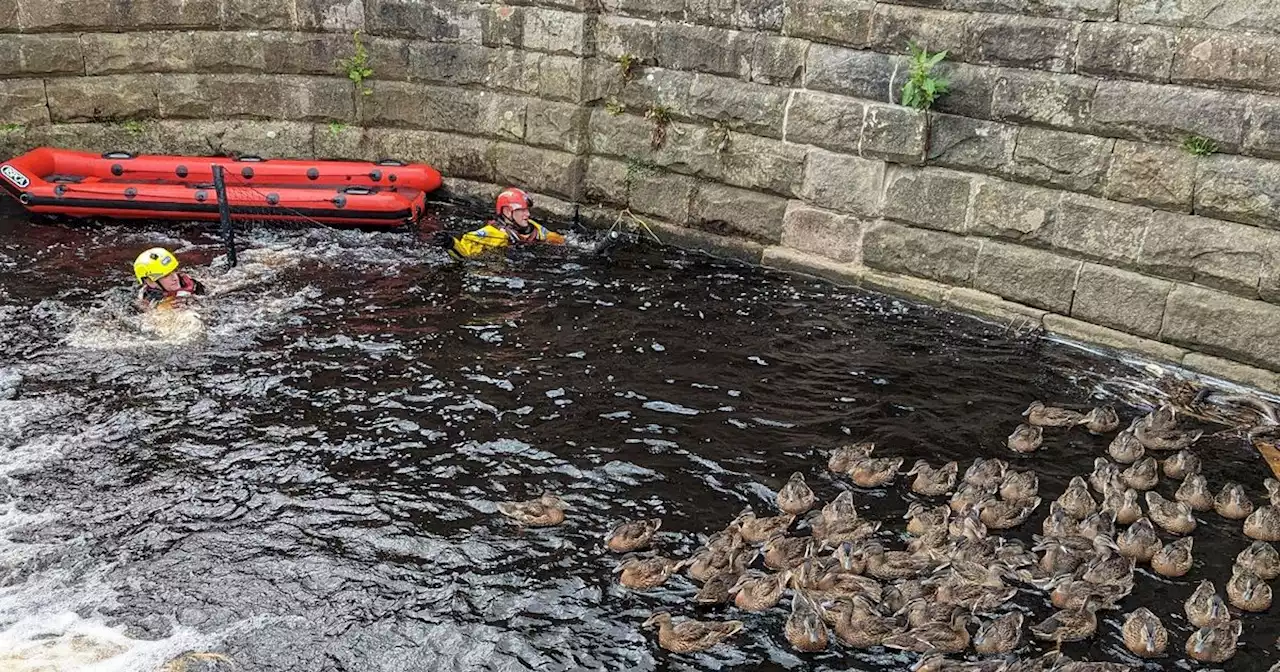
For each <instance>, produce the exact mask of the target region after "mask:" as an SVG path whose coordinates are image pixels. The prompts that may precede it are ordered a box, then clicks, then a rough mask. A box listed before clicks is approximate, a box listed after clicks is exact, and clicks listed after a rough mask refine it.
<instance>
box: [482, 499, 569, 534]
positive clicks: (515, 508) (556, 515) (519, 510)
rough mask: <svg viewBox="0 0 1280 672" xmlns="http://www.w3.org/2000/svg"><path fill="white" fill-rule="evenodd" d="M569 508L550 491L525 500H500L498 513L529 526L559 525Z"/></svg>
mask: <svg viewBox="0 0 1280 672" xmlns="http://www.w3.org/2000/svg"><path fill="white" fill-rule="evenodd" d="M567 508H569V505H568V504H566V503H565V502H564V500H563V499H560V498H559V497H557V496H555V495H553V494H550V493H546V494H544V495H542V496H541V497H539V498H537V499H530V500H527V501H524V502H498V513H501V514H502V515H504V516H506V517H508V518H510V519H512V520H514V521H516V522H517V523H520V524H521V525H526V526H528V527H551V526H553V525H559V524H560V523H563V522H564V510H565V509H567Z"/></svg>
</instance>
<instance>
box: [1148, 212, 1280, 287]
mask: <svg viewBox="0 0 1280 672" xmlns="http://www.w3.org/2000/svg"><path fill="white" fill-rule="evenodd" d="M1278 255H1280V231H1272V230H1269V229H1260V228H1258V227H1256V226H1248V225H1245V224H1233V223H1230V222H1223V221H1219V220H1216V219H1208V218H1205V217H1194V216H1191V215H1180V214H1174V213H1171V212H1156V213H1155V217H1154V219H1153V220H1152V222H1151V228H1150V230H1148V231H1147V237H1146V239H1145V241H1144V242H1143V244H1142V250H1141V252H1139V254H1138V266H1139V267H1140V268H1141V269H1142V270H1144V271H1146V272H1148V273H1152V274H1155V275H1159V276H1162V277H1165V278H1173V279H1175V280H1186V281H1189V282H1196V283H1199V284H1201V285H1205V286H1208V287H1215V288H1217V289H1221V290H1225V291H1228V292H1232V293H1233V294H1239V295H1241V296H1244V297H1246V298H1253V299H1256V298H1258V288H1259V285H1260V283H1261V282H1262V281H1263V279H1264V270H1265V269H1267V268H1268V267H1270V265H1271V262H1272V261H1273V260H1274V259H1276V258H1277V256H1278Z"/></svg>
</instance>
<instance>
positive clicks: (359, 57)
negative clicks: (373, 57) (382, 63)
mask: <svg viewBox="0 0 1280 672" xmlns="http://www.w3.org/2000/svg"><path fill="white" fill-rule="evenodd" d="M351 38H352V40H353V41H354V42H355V53H353V54H352V55H350V56H348V57H346V58H344V59H341V60H339V61H338V67H339V68H341V69H342V71H343V73H345V74H346V75H347V79H350V80H351V83H352V85H354V86H355V87H356V90H357V91H359V92H360V93H362V94H364V95H366V96H367V95H370V94H372V93H373V89H371V88H369V86H368V84H366V83H365V82H366V81H367V80H368V79H369V78H371V77H373V68H372V67H371V66H370V65H369V52H368V50H366V49H365V48H364V42H363V41H362V40H361V39H360V31H358V30H357V31H356V32H355V33H353V34H352V35H351Z"/></svg>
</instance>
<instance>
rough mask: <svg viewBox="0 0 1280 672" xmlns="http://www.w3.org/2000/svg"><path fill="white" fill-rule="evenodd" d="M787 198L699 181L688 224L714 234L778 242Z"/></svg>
mask: <svg viewBox="0 0 1280 672" xmlns="http://www.w3.org/2000/svg"><path fill="white" fill-rule="evenodd" d="M786 210H787V199H785V198H780V197H778V196H769V195H767V194H761V193H759V192H755V191H747V190H745V189H738V188H736V187H729V186H726V185H723V184H717V183H715V182H700V183H699V184H698V186H697V189H696V190H695V193H694V195H693V204H692V206H691V208H690V211H689V219H690V222H692V224H693V225H694V226H695V227H696V228H698V229H701V230H704V231H708V232H711V233H715V234H717V235H734V236H741V237H744V238H746V239H748V240H751V241H755V242H762V243H776V242H778V241H779V240H781V239H782V218H783V215H784V214H785V213H786Z"/></svg>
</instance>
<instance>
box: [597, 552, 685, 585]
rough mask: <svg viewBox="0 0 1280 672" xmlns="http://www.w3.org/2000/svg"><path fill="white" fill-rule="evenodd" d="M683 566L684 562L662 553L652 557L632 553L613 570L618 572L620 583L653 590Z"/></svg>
mask: <svg viewBox="0 0 1280 672" xmlns="http://www.w3.org/2000/svg"><path fill="white" fill-rule="evenodd" d="M681 566H683V563H681V562H678V561H676V560H672V559H671V558H665V557H663V556H660V555H658V556H654V557H651V558H641V557H639V556H635V555H630V556H627V557H625V558H623V559H622V562H620V563H618V567H617V568H616V569H614V570H613V571H614V572H615V573H616V574H618V583H621V584H622V585H624V586H626V587H628V588H630V589H632V590H651V589H653V588H657V587H658V586H661V585H662V584H664V583H666V582H667V579H669V578H671V574H672V573H674V572H677V571H679V570H680V567H681Z"/></svg>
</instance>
